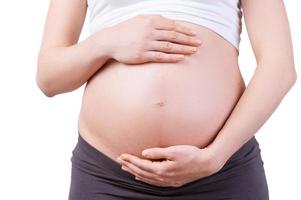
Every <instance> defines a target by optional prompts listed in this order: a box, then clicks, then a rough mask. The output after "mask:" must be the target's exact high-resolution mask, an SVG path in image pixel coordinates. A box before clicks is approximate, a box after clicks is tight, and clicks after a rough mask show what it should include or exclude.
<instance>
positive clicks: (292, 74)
mask: <svg viewBox="0 0 301 200" xmlns="http://www.w3.org/2000/svg"><path fill="white" fill-rule="evenodd" d="M287 74H288V75H287V77H288V78H287V83H288V85H289V88H291V87H293V85H295V83H296V81H297V72H296V70H295V67H292V68H291V70H290V71H289V72H288V73H287Z"/></svg>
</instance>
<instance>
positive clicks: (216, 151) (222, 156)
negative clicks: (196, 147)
mask: <svg viewBox="0 0 301 200" xmlns="http://www.w3.org/2000/svg"><path fill="white" fill-rule="evenodd" d="M205 148H206V149H207V151H208V154H209V155H210V157H211V159H212V160H213V162H215V163H216V165H217V168H218V170H219V169H220V168H222V167H223V166H224V165H225V163H226V162H227V160H228V159H229V158H230V155H229V154H228V153H227V149H226V146H223V145H220V144H219V145H218V144H216V143H214V142H213V143H211V144H210V145H208V146H207V147H205Z"/></svg>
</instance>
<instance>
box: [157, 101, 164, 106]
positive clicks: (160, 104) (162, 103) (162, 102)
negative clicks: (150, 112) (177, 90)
mask: <svg viewBox="0 0 301 200" xmlns="http://www.w3.org/2000/svg"><path fill="white" fill-rule="evenodd" d="M155 105H156V106H159V107H163V106H165V102H164V101H157V102H156V103H155Z"/></svg>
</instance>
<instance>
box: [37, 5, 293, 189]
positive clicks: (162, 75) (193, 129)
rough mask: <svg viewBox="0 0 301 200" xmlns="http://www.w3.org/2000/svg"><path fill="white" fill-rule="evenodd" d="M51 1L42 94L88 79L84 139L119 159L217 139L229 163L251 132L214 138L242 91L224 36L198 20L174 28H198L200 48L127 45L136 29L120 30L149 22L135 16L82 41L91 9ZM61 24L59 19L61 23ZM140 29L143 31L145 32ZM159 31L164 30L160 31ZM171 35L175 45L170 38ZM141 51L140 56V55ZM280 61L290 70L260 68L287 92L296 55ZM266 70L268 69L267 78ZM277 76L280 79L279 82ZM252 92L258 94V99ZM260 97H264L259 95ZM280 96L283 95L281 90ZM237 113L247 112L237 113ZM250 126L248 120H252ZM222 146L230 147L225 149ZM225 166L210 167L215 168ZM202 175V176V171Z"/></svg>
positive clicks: (233, 51) (41, 68) (69, 88)
mask: <svg viewBox="0 0 301 200" xmlns="http://www.w3.org/2000/svg"><path fill="white" fill-rule="evenodd" d="M51 2H52V3H51V6H50V10H49V14H48V17H47V23H46V27H45V32H44V37H43V42H42V46H41V51H40V54H39V62H38V71H37V84H38V86H39V87H40V88H41V90H42V91H43V92H44V93H45V95H47V96H49V97H53V96H55V95H57V94H60V93H64V92H70V91H73V90H75V89H77V88H78V87H80V86H81V85H82V84H84V83H85V82H87V85H86V87H85V91H84V95H83V101H82V107H81V112H80V115H79V120H78V128H79V132H80V133H81V135H82V137H83V138H84V139H86V140H87V141H88V142H89V143H90V144H91V145H93V146H94V147H95V148H97V149H98V150H99V151H101V152H103V153H105V154H106V155H107V156H108V157H110V158H112V159H113V160H116V158H117V157H118V156H119V155H120V154H122V153H129V154H131V155H135V156H137V157H141V152H142V151H143V150H144V149H147V148H150V147H170V146H175V145H179V144H186V145H191V146H196V147H198V148H200V149H201V148H204V147H206V146H208V145H209V144H214V145H211V147H210V150H212V151H211V152H215V153H216V155H217V154H218V155H219V157H218V159H219V161H220V163H225V161H226V160H227V159H228V158H229V156H230V155H231V154H233V153H234V152H235V150H237V149H238V147H239V146H241V145H242V144H243V142H245V141H246V139H248V138H250V137H251V135H250V134H249V135H245V137H244V138H242V139H240V138H238V137H237V138H236V140H235V141H236V143H235V145H232V146H231V141H230V139H229V136H228V138H227V139H225V140H222V139H221V138H222V137H223V135H224V137H225V135H226V134H225V133H226V132H227V131H226V130H227V129H225V128H224V129H223V133H224V134H220V137H218V138H219V140H215V141H214V139H215V137H216V136H217V134H219V133H220V130H221V128H223V125H224V123H225V122H226V120H227V119H228V117H229V115H230V114H231V111H232V110H233V108H234V107H235V105H236V104H237V101H238V100H239V98H240V97H241V96H242V94H243V93H244V90H245V84H244V81H243V79H242V76H241V74H240V71H239V67H238V62H237V51H236V49H235V48H234V46H232V45H231V44H230V43H229V42H228V41H226V40H225V39H223V38H222V37H221V36H219V35H217V34H216V33H215V32H213V31H211V30H209V29H207V28H205V27H202V26H200V25H196V24H192V23H189V22H184V21H175V22H176V23H175V24H174V25H175V26H173V29H172V30H182V29H181V28H179V27H182V26H185V27H187V28H188V29H192V30H194V31H196V36H195V37H196V38H199V39H201V40H202V44H201V45H200V46H199V47H198V50H197V51H196V52H195V53H193V52H190V53H188V51H187V50H186V49H183V48H181V49H182V50H180V51H179V49H177V48H171V49H169V50H167V49H164V46H165V45H166V43H164V44H163V43H160V44H159V43H156V44H157V46H155V43H154V42H152V43H150V42H149V43H144V42H145V41H146V40H148V41H156V38H155V37H154V36H155V35H152V36H153V37H148V38H144V39H143V37H142V36H141V37H140V36H139V34H137V35H136V38H132V39H133V40H135V39H137V37H138V38H139V39H141V38H142V39H141V40H139V41H141V43H142V42H143V45H141V43H138V44H140V45H138V44H137V45H136V46H131V48H124V47H123V46H122V44H125V43H126V41H128V40H129V38H128V37H126V36H128V35H127V34H129V32H130V30H133V29H129V28H122V27H130V26H133V27H136V28H140V29H141V30H144V29H145V28H146V27H149V24H145V23H144V22H142V21H143V20H142V19H141V20H137V18H135V19H131V20H132V21H131V22H132V23H130V22H127V23H122V24H119V25H117V26H115V27H113V28H108V29H105V30H101V31H99V32H98V33H97V34H95V35H93V36H91V37H89V38H87V39H86V40H84V41H82V42H80V43H77V40H78V38H79V34H80V30H81V28H82V25H83V21H84V17H85V13H86V4H85V2H84V1H82V0H76V1H72V7H71V8H70V4H71V3H70V0H52V1H51ZM245 2H247V3H245V8H247V7H248V9H246V10H249V13H250V14H249V16H252V4H251V3H249V1H245ZM142 18H143V19H144V18H148V17H147V16H143V17H142ZM152 20H153V21H155V22H156V23H155V24H156V26H155V27H156V28H158V26H159V25H160V26H163V27H164V28H165V29H166V28H167V27H169V26H170V25H167V24H168V23H166V19H165V20H164V19H162V18H158V17H157V18H152ZM152 20H151V21H152ZM57 21H60V22H61V23H56V22H57ZM171 21H172V20H171ZM124 24H127V25H124ZM155 24H153V25H155ZM163 24H165V25H163ZM248 24H249V27H250V32H251V34H252V37H251V38H252V43H253V46H254V48H255V50H256V52H255V53H256V56H257V58H258V59H259V58H260V60H261V63H266V66H269V65H271V60H269V57H268V55H269V54H268V53H266V52H267V51H270V49H268V48H265V47H264V46H259V44H266V45H267V46H268V45H271V44H270V43H268V42H267V43H262V41H261V40H260V38H257V35H256V34H255V31H253V30H254V29H255V28H254V27H255V25H254V24H253V23H252V22H248ZM181 25H182V26H181ZM175 27H178V28H175ZM161 28H162V27H161ZM116 30H123V31H116ZM135 30H136V29H135ZM260 30H261V29H260ZM177 32H179V31H177ZM116 33H118V34H116ZM137 33H141V34H143V31H137ZM183 34H184V33H183ZM104 35H106V39H105V40H104V39H103V38H104V37H103V36H104ZM120 35H122V36H124V37H120ZM158 35H160V34H157V35H156V36H158ZM162 35H163V33H162V32H161V36H162ZM186 35H187V36H188V35H189V34H188V33H186ZM117 36H118V37H117ZM144 36H145V35H144ZM122 39H123V40H122ZM120 40H121V41H120ZM166 40H169V41H170V42H172V38H170V37H168V38H166ZM258 41H259V42H258ZM266 41H269V40H268V39H266ZM281 42H282V43H281V44H282V47H285V48H287V49H288V50H290V49H289V48H290V46H288V45H287V43H285V42H283V41H281ZM186 45H187V44H186ZM285 45H287V46H285ZM191 46H193V45H192V44H191ZM139 47H140V48H139ZM141 47H144V48H141ZM165 47H166V46H165ZM276 47H279V46H275V49H274V48H273V49H274V50H275V51H276V49H278V48H276ZM154 49H156V50H158V51H162V52H164V51H171V52H173V53H174V54H183V55H185V58H184V59H183V60H176V57H165V56H166V54H163V55H165V56H164V57H162V56H160V57H157V56H158V54H154V53H153V52H152V53H150V52H149V50H154ZM266 49H268V50H266ZM137 50H138V51H137ZM137 52H140V53H143V54H139V56H137ZM276 53H277V52H276ZM124 55H126V56H124ZM263 55H265V59H263ZM277 55H280V54H277ZM175 56H176V55H175ZM159 58H160V59H159ZM126 63H127V64H126ZM133 63H134V64H133ZM280 63H282V64H287V66H288V67H287V68H286V70H284V69H283V68H281V67H280V66H279V67H274V68H271V67H270V68H268V67H261V68H260V69H261V70H262V71H264V70H266V71H267V72H268V71H269V70H270V71H269V72H270V74H271V73H275V74H280V72H281V73H282V74H281V75H282V76H281V77H280V75H279V76H273V78H274V79H275V80H274V79H273V81H274V82H276V81H277V83H279V82H280V81H281V83H282V86H283V87H282V88H281V89H282V91H281V92H282V93H283V92H284V91H287V90H288V89H289V87H290V86H291V85H292V83H293V82H294V81H293V80H294V75H293V74H294V73H293V71H294V70H293V64H292V62H291V60H289V59H288V61H286V62H284V61H282V62H280ZM273 66H275V64H273ZM273 70H275V71H273ZM276 71H277V72H276ZM278 72H279V73H278ZM284 72H285V74H284ZM267 74H269V73H266V76H267ZM284 75H286V76H284ZM275 77H279V79H277V80H276V78H275ZM280 78H281V79H280ZM267 80H268V79H267ZM258 85H260V84H259V83H258ZM265 92H266V91H265ZM255 96H256V95H255V94H254V95H253V97H254V99H256V97H255ZM262 96H264V95H263V94H262V95H261V96H260V97H262ZM278 99H279V100H280V95H279V97H278ZM255 104H256V102H255V101H254V105H255ZM274 105H275V104H274ZM252 107H255V106H253V105H252ZM271 109H272V108H270V110H271ZM266 112H267V113H268V111H266ZM270 112H271V111H270ZM254 115H255V114H254ZM243 116H244V117H248V115H243ZM253 117H254V116H253ZM233 118H234V117H232V120H233ZM239 118H242V116H237V117H236V119H239ZM255 118H256V117H254V119H255ZM233 121H234V120H233ZM245 123H246V124H248V123H247V119H245ZM254 123H255V122H254ZM237 124H239V123H237ZM258 124H259V123H258ZM228 127H230V125H229V124H228ZM232 129H233V128H232ZM242 130H243V129H242ZM226 142H227V144H225V143H226ZM233 144H234V143H233ZM223 146H225V147H227V150H228V151H227V153H225V154H223ZM200 157H201V156H198V158H200ZM215 158H216V157H215ZM199 163H201V162H199ZM198 166H200V165H198ZM204 166H206V165H204ZM221 166H222V165H220V166H218V167H216V168H215V169H214V170H211V173H212V172H213V171H216V170H217V168H220V167H221ZM213 168H214V167H213ZM208 171H210V170H208ZM197 173H199V172H197ZM197 176H198V177H201V176H203V174H202V175H200V174H198V175H197ZM194 178H196V177H194ZM154 183H155V181H154ZM165 184H167V183H165Z"/></svg>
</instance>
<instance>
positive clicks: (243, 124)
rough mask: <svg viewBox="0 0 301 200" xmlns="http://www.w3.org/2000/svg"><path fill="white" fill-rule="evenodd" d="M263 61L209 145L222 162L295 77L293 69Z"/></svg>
mask: <svg viewBox="0 0 301 200" xmlns="http://www.w3.org/2000/svg"><path fill="white" fill-rule="evenodd" d="M267 64H268V63H267ZM263 65H264V63H262V64H258V67H257V68H256V70H255V73H254V75H253V77H252V79H251V80H250V82H249V84H248V86H247V88H246V90H245V91H244V93H243V95H242V96H241V98H240V99H239V101H238V103H237V104H236V106H235V108H234V109H233V111H232V113H231V115H230V116H229V118H228V120H227V121H226V123H225V124H224V126H223V128H222V129H221V130H220V132H219V133H218V135H217V136H216V138H215V139H214V141H213V142H212V143H211V144H210V145H209V146H208V148H210V149H211V150H212V152H214V155H215V156H216V158H217V159H218V160H219V162H220V163H222V164H225V162H226V161H227V160H228V159H229V158H230V157H231V156H232V155H233V154H234V153H235V152H236V151H237V150H238V149H239V148H240V147H241V146H242V145H243V144H244V143H246V142H247V141H248V140H249V139H250V138H251V137H252V136H254V135H255V133H256V132H257V131H258V130H259V129H260V127H261V126H262V125H263V124H264V123H265V122H266V120H267V119H268V118H269V117H270V115H271V114H272V113H273V112H274V111H275V109H276V108H277V107H278V105H279V104H280V102H281V100H282V99H283V98H284V96H285V95H286V93H287V92H288V91H289V89H290V88H291V87H292V85H293V84H294V82H295V80H296V77H295V74H294V73H288V72H283V70H278V71H277V70H272V68H273V67H274V66H271V67H270V69H269V68H268V67H263ZM275 65H277V64H275ZM275 68H276V67H275ZM284 68H285V67H282V69H284ZM279 69H281V68H280V67H279Z"/></svg>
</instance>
